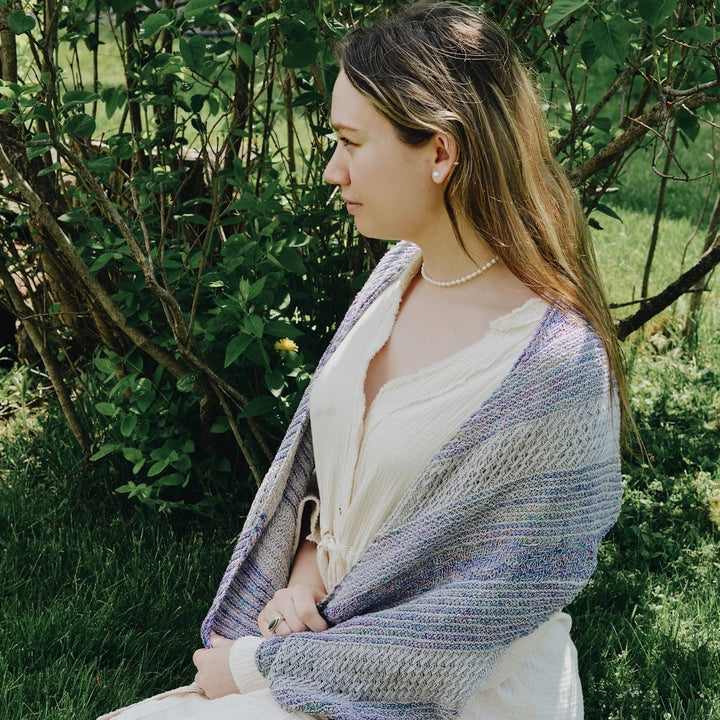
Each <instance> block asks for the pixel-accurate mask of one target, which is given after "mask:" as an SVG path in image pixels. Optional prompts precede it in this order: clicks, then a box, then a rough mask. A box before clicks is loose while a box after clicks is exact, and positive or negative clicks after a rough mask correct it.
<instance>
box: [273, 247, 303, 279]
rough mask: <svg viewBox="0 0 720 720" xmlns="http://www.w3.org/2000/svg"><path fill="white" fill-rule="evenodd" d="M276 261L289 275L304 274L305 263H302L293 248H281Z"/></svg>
mask: <svg viewBox="0 0 720 720" xmlns="http://www.w3.org/2000/svg"><path fill="white" fill-rule="evenodd" d="M277 259H278V261H279V262H280V264H281V265H282V266H283V267H284V268H285V269H286V270H289V271H290V272H291V273H295V274H296V275H304V274H305V263H303V261H302V258H301V257H300V254H299V253H298V251H297V250H295V249H294V248H290V247H285V248H283V249H282V250H281V251H280V252H279V253H278V254H277Z"/></svg>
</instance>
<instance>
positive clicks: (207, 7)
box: [183, 0, 217, 24]
mask: <svg viewBox="0 0 720 720" xmlns="http://www.w3.org/2000/svg"><path fill="white" fill-rule="evenodd" d="M216 10H217V2H215V0H188V4H187V5H186V6H185V9H184V10H183V18H184V19H185V20H186V21H187V22H188V23H191V24H192V23H194V22H195V21H196V20H197V19H198V17H200V16H201V15H202V14H204V13H206V12H208V11H213V12H214V11H216Z"/></svg>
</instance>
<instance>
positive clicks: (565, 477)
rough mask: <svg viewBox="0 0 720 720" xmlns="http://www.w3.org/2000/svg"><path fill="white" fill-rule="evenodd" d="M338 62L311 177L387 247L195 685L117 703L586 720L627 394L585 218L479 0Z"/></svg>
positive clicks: (346, 327) (377, 35)
mask: <svg viewBox="0 0 720 720" xmlns="http://www.w3.org/2000/svg"><path fill="white" fill-rule="evenodd" d="M338 59H339V62H340V66H341V73H340V75H339V77H338V80H337V83H336V85H335V88H334V91H333V103H332V122H333V125H334V127H335V130H336V133H337V135H338V144H337V147H336V149H335V152H334V155H333V156H332V159H331V160H330V162H329V164H328V166H327V169H326V171H325V178H326V180H327V181H328V182H329V183H332V184H335V185H337V186H339V187H340V189H341V191H342V197H343V200H344V201H345V203H346V206H347V210H348V212H349V213H350V214H351V215H353V217H354V219H355V222H356V224H357V228H358V230H359V231H360V232H361V233H363V234H365V235H367V236H371V237H375V238H384V239H388V240H398V239H402V240H403V242H400V243H398V244H397V245H395V246H394V247H393V248H392V249H390V250H389V251H388V253H387V254H386V255H385V257H384V258H383V259H382V261H381V262H380V263H379V265H378V267H377V268H376V269H375V271H374V272H373V274H372V275H371V277H370V279H369V280H368V282H367V284H366V286H365V287H364V288H363V290H362V291H361V292H360V293H359V295H358V297H357V298H356V299H355V301H354V303H353V305H352V306H351V308H350V310H349V312H348V314H347V316H346V317H345V319H344V321H343V322H342V324H341V326H340V328H339V329H338V332H337V334H336V336H335V338H334V339H333V341H332V343H331V345H330V347H329V348H328V350H327V352H326V353H325V355H324V357H323V359H322V360H321V362H320V364H319V366H318V371H317V373H316V375H315V378H314V380H313V382H312V384H311V386H310V388H309V390H308V392H307V393H306V395H305V397H304V398H303V400H302V402H301V404H300V407H299V408H298V411H297V413H296V415H295V417H294V419H293V421H292V423H291V425H290V428H289V430H288V432H287V435H286V436H285V439H284V440H283V443H282V446H281V448H280V450H279V452H278V455H277V457H276V459H275V461H274V463H273V465H272V467H271V468H270V471H269V472H268V475H267V477H266V479H265V482H264V483H263V485H262V487H261V489H260V490H259V492H258V495H257V497H256V499H255V502H254V504H253V507H252V509H251V511H250V514H249V517H248V520H247V522H246V524H245V527H244V530H243V532H242V534H241V536H240V539H239V541H238V544H237V546H236V549H235V552H234V554H233V557H232V560H231V562H230V565H229V567H228V569H227V571H226V573H225V576H224V578H223V580H222V583H221V585H220V588H219V590H218V593H217V596H216V598H215V601H214V603H213V605H212V607H211V609H210V612H209V614H208V616H207V619H206V620H205V623H204V625H203V630H202V636H203V639H204V643H205V649H202V650H198V651H197V652H196V653H195V656H194V662H195V664H196V666H197V668H198V672H197V675H196V677H195V683H194V684H193V685H192V686H189V687H188V688H181V689H179V690H176V691H173V692H171V693H168V694H166V695H164V696H159V697H158V698H156V699H152V700H150V701H145V702H144V703H141V704H139V705H137V706H133V707H132V708H130V709H128V710H125V711H120V712H119V713H118V714H117V715H113V716H114V717H121V718H123V720H133V719H134V718H142V717H152V718H154V719H155V720H159V719H160V718H164V717H167V718H171V717H172V718H176V719H177V718H194V717H201V716H202V717H203V718H206V719H207V720H219V719H221V718H225V717H227V718H231V717H232V718H235V719H238V718H245V717H247V718H250V717H263V718H285V717H302V718H306V717H321V718H346V719H356V718H368V719H370V718H372V719H377V718H417V719H420V718H449V717H456V716H459V717H461V718H467V719H469V718H483V719H484V720H487V719H488V718H518V717H523V718H552V720H558V719H559V718H568V719H570V718H573V719H574V718H581V717H582V695H581V689H580V682H579V679H578V673H577V663H576V653H575V649H574V646H573V644H572V641H571V639H570V636H569V629H570V619H569V617H568V616H567V615H566V614H565V613H563V612H562V609H563V607H564V606H565V605H567V604H568V603H569V602H570V601H571V600H572V599H573V598H574V597H575V596H576V595H577V593H578V592H579V591H580V590H581V589H582V587H583V586H584V585H585V584H586V582H587V580H588V579H589V577H590V575H591V574H592V572H593V570H594V567H595V558H596V553H597V548H598V545H599V543H600V540H601V539H602V537H603V536H604V534H605V533H606V532H607V530H608V529H609V528H610V527H611V525H612V524H613V522H614V521H615V519H616V516H617V512H618V507H619V502H620V472H619V451H618V437H619V430H620V407H621V406H624V405H625V404H626V400H625V394H624V391H623V385H622V366H621V361H620V352H619V348H618V345H617V342H616V340H615V335H614V332H613V325H612V321H611V319H610V315H609V312H608V309H607V305H606V303H605V300H604V298H603V294H602V291H601V289H600V285H599V282H598V279H597V271H596V269H595V266H594V261H593V254H592V250H591V248H590V246H589V240H588V234H587V230H586V227H585V223H584V219H583V216H582V212H581V210H580V208H579V205H578V202H577V200H576V198H575V197H574V195H573V193H572V191H571V189H570V187H569V186H568V183H567V181H566V180H565V177H564V175H563V173H562V171H561V169H560V168H559V167H558V165H557V164H556V162H555V161H554V159H553V157H552V155H551V153H550V149H549V147H548V141H547V137H546V134H545V129H544V125H543V119H542V115H541V112H540V110H539V105H538V102H537V98H536V95H535V92H534V89H533V86H532V83H531V82H530V80H529V78H528V76H527V74H526V72H525V71H524V69H523V68H522V66H521V64H520V63H519V61H518V59H517V58H516V56H515V54H514V52H513V50H512V48H511V47H510V45H509V42H508V40H507V38H506V37H505V36H504V35H503V33H502V32H501V31H500V30H499V29H498V28H497V27H496V26H495V25H493V24H492V23H490V22H488V21H487V20H486V19H485V18H483V17H482V16H480V15H478V14H477V12H476V11H474V10H472V9H470V8H467V7H464V6H462V5H456V4H452V3H447V2H437V3H435V2H428V1H426V0H422V1H421V2H418V3H415V4H413V5H411V6H409V7H408V8H407V9H406V10H405V11H404V12H402V13H400V14H399V15H397V16H395V17H394V18H392V19H390V20H388V21H383V22H381V23H380V24H378V25H377V26H375V27H373V28H369V29H362V30H357V31H354V32H352V33H350V34H349V35H348V37H347V38H346V39H345V41H344V42H343V44H342V45H341V47H340V49H339V57H338ZM614 388H616V389H619V393H618V392H617V390H614Z"/></svg>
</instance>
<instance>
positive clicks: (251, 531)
mask: <svg viewBox="0 0 720 720" xmlns="http://www.w3.org/2000/svg"><path fill="white" fill-rule="evenodd" d="M415 257H417V248H416V247H415V246H413V245H411V244H410V243H400V244H398V245H396V246H395V247H393V248H392V249H391V250H390V251H389V252H388V253H386V255H385V257H384V258H383V260H382V261H381V262H380V263H379V264H378V266H377V268H376V269H375V271H374V272H373V274H372V275H371V276H370V278H369V280H368V282H367V283H366V285H365V287H364V288H363V289H362V290H361V292H360V293H359V294H358V296H357V297H356V299H355V301H354V302H353V304H352V306H351V308H350V310H349V311H348V314H347V315H346V317H345V319H344V320H343V322H342V323H341V325H340V327H339V329H338V331H337V334H336V336H335V337H334V338H333V340H332V342H331V344H330V346H329V348H328V350H327V351H326V353H325V355H324V356H323V358H322V359H321V362H320V364H319V365H318V372H322V367H323V366H324V364H325V363H326V362H327V359H328V357H329V356H330V355H331V354H332V353H333V352H334V350H335V348H336V347H337V345H338V343H339V342H340V341H341V340H342V339H343V338H344V337H345V335H347V333H348V331H349V330H350V328H351V327H352V326H353V325H354V323H355V322H356V321H357V319H358V317H359V316H360V315H361V313H362V312H363V311H364V310H365V308H366V307H367V306H368V305H369V304H370V303H371V302H372V301H373V299H374V298H375V297H377V295H378V293H380V292H382V290H383V289H384V288H385V287H386V286H387V285H388V284H389V283H390V282H391V281H392V280H393V279H394V278H395V277H397V275H398V273H400V272H402V270H403V269H404V268H405V267H407V265H408V263H409V262H411V261H412V260H413V259H414V258H415ZM311 387H312V385H311ZM311 387H310V388H309V390H310V389H311ZM309 425H310V423H309V410H308V393H306V394H305V396H304V398H303V399H302V401H301V403H300V405H299V407H298V410H297V412H296V414H295V416H294V418H293V420H292V422H291V424H290V427H289V429H288V431H287V434H286V436H285V438H284V440H283V441H282V444H281V447H280V450H279V451H278V454H277V456H276V458H275V460H274V462H273V463H272V466H271V467H270V470H269V471H268V474H267V476H266V478H265V480H264V482H263V484H262V486H261V487H260V489H259V491H258V493H257V496H256V498H255V501H254V503H253V505H252V508H251V510H250V513H249V515H248V518H247V520H246V523H245V526H244V529H243V531H242V533H241V535H240V537H239V540H238V542H237V545H236V547H235V550H234V553H233V555H232V559H231V561H230V564H229V566H228V568H227V570H226V572H225V575H224V577H223V580H222V582H221V584H220V587H219V589H218V592H217V595H216V597H215V600H214V602H213V604H212V607H211V608H210V611H209V613H208V615H207V618H206V619H205V622H204V623H203V628H202V635H203V640H204V642H205V643H206V645H209V634H210V630H211V629H214V630H215V631H216V632H218V633H219V634H221V635H224V636H226V637H229V638H236V637H239V636H241V635H259V632H258V628H257V615H258V613H259V612H260V610H262V608H263V607H264V606H265V604H266V603H267V602H268V601H269V600H270V599H271V598H272V596H273V594H274V592H275V591H276V590H277V589H278V588H282V587H285V585H286V584H287V579H288V574H289V570H290V566H291V563H292V560H293V554H294V549H295V547H294V546H295V528H296V521H297V514H298V506H299V503H300V502H301V500H302V498H303V497H304V496H305V494H306V492H307V488H308V485H309V482H310V480H311V477H312V474H313V450H312V437H311V432H310V426H309ZM618 425H619V419H618V403H617V399H616V397H615V394H614V392H613V390H612V380H611V378H610V376H609V371H608V364H607V359H606V355H605V352H604V349H603V346H602V344H601V342H600V340H599V339H598V337H597V336H596V334H595V333H594V332H593V331H592V330H591V329H590V328H589V327H588V326H587V324H586V323H584V322H583V321H582V320H580V319H578V318H577V317H573V316H571V315H570V314H568V313H564V312H561V311H560V310H558V309H556V308H553V307H550V308H548V310H547V312H546V314H545V316H544V318H543V321H542V322H541V325H540V327H539V329H538V331H537V332H536V334H535V336H534V337H533V339H532V340H531V342H530V343H529V344H528V346H527V347H526V348H525V350H524V351H523V353H522V354H521V356H520V358H519V359H518V361H517V362H516V364H515V366H514V367H513V369H512V371H511V372H510V373H509V375H508V376H507V377H506V378H505V379H504V380H503V381H502V382H501V383H500V385H499V387H498V388H497V389H496V390H495V391H494V392H493V393H492V394H491V395H490V397H489V398H488V399H487V400H486V401H485V402H483V403H482V404H481V405H480V406H479V407H478V408H477V410H476V411H475V412H474V413H473V414H472V415H471V416H470V417H469V418H468V419H467V420H466V421H465V422H464V423H463V425H462V426H461V427H460V429H459V430H458V432H457V433H456V434H455V436H454V437H453V438H452V439H451V440H450V441H449V442H447V443H446V444H445V445H444V446H443V447H441V448H440V450H439V451H438V452H437V454H436V455H435V456H434V457H433V458H432V460H431V461H430V462H429V463H428V465H427V466H426V467H425V469H424V470H423V472H422V473H421V475H420V476H419V477H418V478H417V480H416V481H415V483H414V484H413V486H412V487H411V488H410V490H409V491H408V492H407V493H406V494H405V496H404V497H403V499H402V500H401V502H400V503H399V504H398V506H397V507H396V508H395V509H394V510H393V511H392V512H391V514H390V516H389V518H388V520H387V521H386V522H385V524H384V525H383V527H382V528H381V530H380V532H379V533H378V535H377V536H376V537H375V539H374V540H373V541H372V542H371V543H370V545H369V546H368V547H367V548H366V550H365V551H364V553H363V554H362V555H361V557H360V558H359V559H358V561H357V562H356V564H355V565H354V566H353V567H352V568H351V569H350V570H349V571H348V573H347V575H346V576H345V577H344V578H343V580H342V582H341V583H340V584H339V585H338V586H337V587H335V588H333V589H332V590H331V591H330V592H329V594H328V595H327V597H326V598H324V599H323V601H322V602H321V603H320V605H319V609H320V611H321V613H322V614H323V616H324V617H325V619H326V620H327V621H328V623H329V624H330V626H331V627H330V629H328V630H326V631H324V632H320V633H312V632H302V633H296V634H293V635H290V636H289V637H287V638H283V637H280V636H275V637H272V638H270V639H268V640H265V641H264V642H263V643H262V644H261V645H260V647H259V649H258V651H257V653H256V658H255V659H256V662H257V665H258V668H259V669H260V671H261V672H262V673H263V674H264V675H265V676H266V677H267V679H268V683H269V686H270V689H271V691H272V693H273V696H274V697H275V699H276V700H277V702H278V703H279V704H280V705H281V706H282V707H283V708H285V709H286V710H288V711H300V712H304V713H308V714H311V715H318V716H320V717H323V718H336V719H337V720H365V719H367V720H383V719H385V718H387V719H388V720H390V719H400V718H403V719H407V720H427V719H428V718H451V717H455V716H457V715H458V714H459V713H460V712H461V710H462V708H463V706H464V705H465V704H466V702H467V701H468V700H469V699H470V698H471V697H472V696H473V695H474V694H476V693H477V692H478V691H479V690H480V689H481V688H482V687H483V683H484V682H485V680H486V679H487V678H488V676H489V675H490V674H491V673H492V671H493V669H494V668H495V667H496V666H497V665H498V663H499V662H500V660H501V659H502V658H503V656H504V655H505V653H506V652H507V649H508V647H509V645H510V644H511V643H512V642H513V641H514V640H515V639H517V638H520V637H522V636H525V635H528V634H529V633H531V632H532V631H533V630H535V629H536V628H537V627H538V626H539V625H540V624H541V623H543V622H544V621H546V620H547V619H548V618H549V617H550V616H551V615H553V614H554V613H555V612H557V611H558V610H560V609H562V608H563V607H564V606H565V605H567V604H568V603H569V602H570V601H571V600H572V599H573V598H574V597H575V596H576V595H577V594H578V593H579V592H580V590H581V589H582V588H583V587H584V585H585V584H586V583H587V581H588V580H589V578H590V576H591V575H592V573H593V571H594V569H595V565H596V555H597V550H598V546H599V544H600V541H601V539H602V538H603V536H604V535H605V534H606V533H607V531H608V530H609V529H610V527H611V526H612V525H613V523H614V522H615V520H616V519H617V514H618V511H619V504H620V496H621V483H620V460H619V446H618V434H619V433H618V430H619V428H618Z"/></svg>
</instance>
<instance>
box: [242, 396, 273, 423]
mask: <svg viewBox="0 0 720 720" xmlns="http://www.w3.org/2000/svg"><path fill="white" fill-rule="evenodd" d="M276 404H277V401H276V400H275V398H273V397H270V396H269V395H261V396H260V397H256V398H254V399H253V400H251V401H250V402H249V403H248V404H247V405H246V406H245V409H244V410H243V411H242V412H241V413H240V417H243V418H249V417H257V416H258V415H266V414H267V413H269V412H270V411H271V410H274V409H275V406H276Z"/></svg>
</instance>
